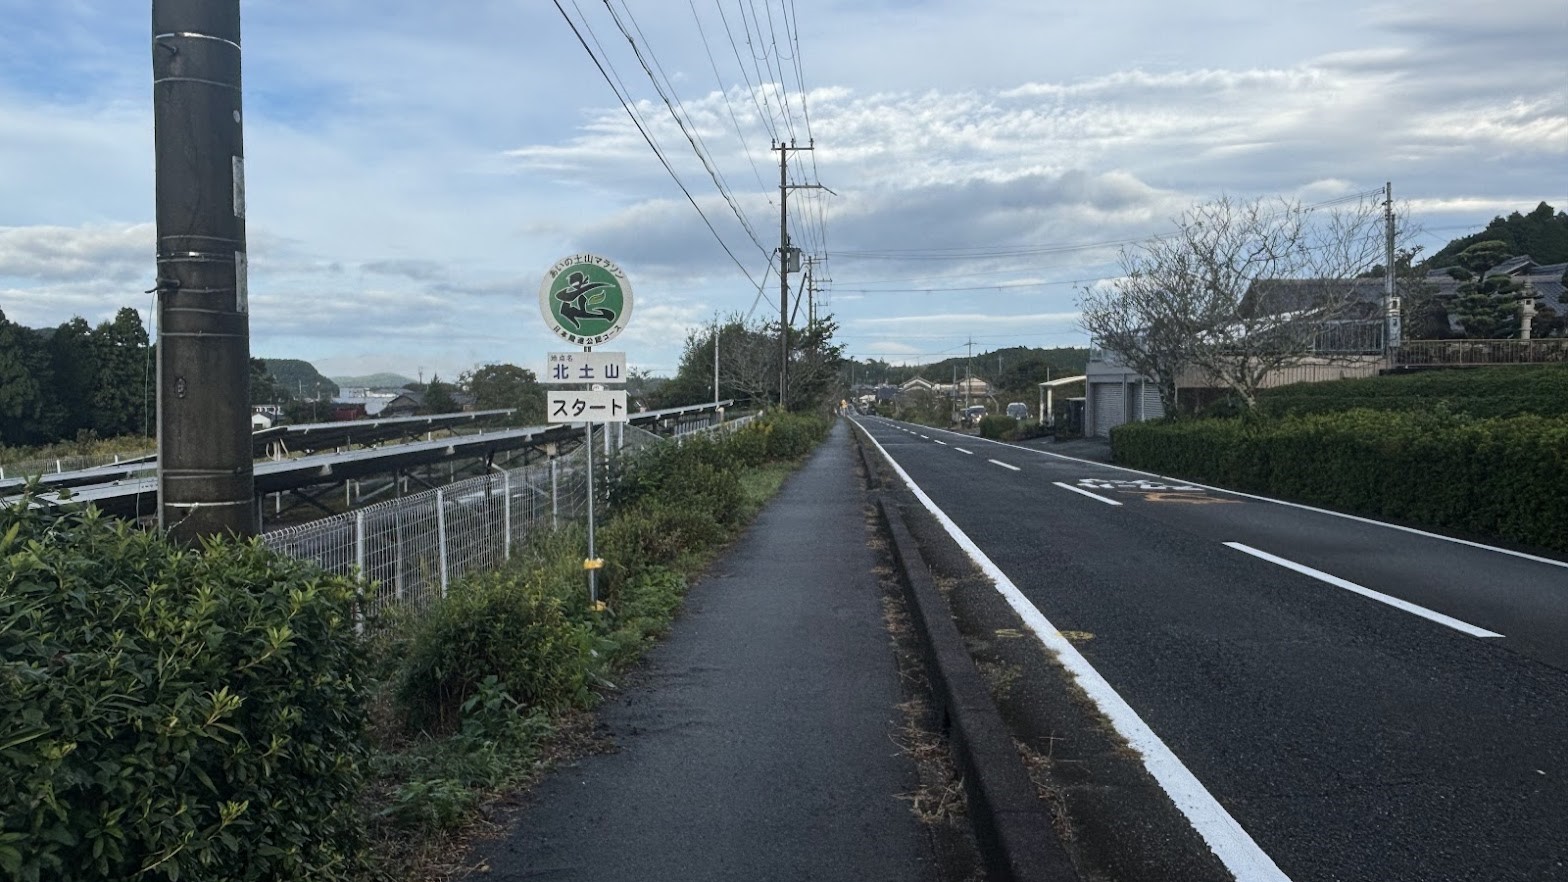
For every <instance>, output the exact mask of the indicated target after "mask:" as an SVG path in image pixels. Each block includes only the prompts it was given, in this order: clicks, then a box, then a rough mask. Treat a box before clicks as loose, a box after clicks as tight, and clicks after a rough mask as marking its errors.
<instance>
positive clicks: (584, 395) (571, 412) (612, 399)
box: [545, 390, 626, 423]
mask: <svg viewBox="0 0 1568 882" xmlns="http://www.w3.org/2000/svg"><path fill="white" fill-rule="evenodd" d="M548 396H549V397H548V403H547V405H546V407H545V421H546V422H551V423H624V422H626V392H625V391H624V390H615V391H613V392H550V393H548Z"/></svg>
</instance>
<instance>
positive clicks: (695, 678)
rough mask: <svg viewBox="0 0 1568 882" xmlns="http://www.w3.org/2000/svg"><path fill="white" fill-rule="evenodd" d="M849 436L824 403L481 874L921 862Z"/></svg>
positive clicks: (772, 871) (785, 872)
mask: <svg viewBox="0 0 1568 882" xmlns="http://www.w3.org/2000/svg"><path fill="white" fill-rule="evenodd" d="M853 452H854V450H853V447H852V445H851V441H850V437H849V427H848V425H847V424H846V423H845V421H844V420H839V421H838V422H837V423H836V424H835V426H834V428H833V432H832V435H831V436H829V438H828V440H827V441H826V442H825V443H824V444H822V445H821V447H820V448H819V449H818V450H817V452H816V453H814V454H813V455H812V457H811V459H810V460H808V461H807V463H806V464H805V465H804V466H803V467H802V468H801V469H800V470H799V471H798V472H796V473H795V474H794V475H792V476H791V477H790V478H789V480H788V481H787V482H786V483H785V485H784V488H783V490H782V491H781V492H780V493H779V495H778V496H777V497H776V498H775V499H774V500H773V501H772V502H771V503H769V505H768V507H767V508H766V509H765V510H764V511H763V512H762V514H761V515H760V516H759V517H758V519H757V521H756V522H755V523H754V524H753V525H752V527H751V529H750V530H749V531H748V532H747V533H746V535H745V536H744V537H742V538H741V539H740V540H739V542H737V544H736V545H735V546H734V547H733V548H732V549H731V550H730V551H729V552H728V553H727V554H725V555H724V556H723V558H722V559H721V560H719V561H717V562H716V563H715V564H714V566H713V568H712V570H711V571H710V573H709V574H708V575H706V576H705V577H704V578H703V579H702V580H701V581H700V582H698V583H697V584H696V585H694V586H693V587H692V589H691V591H690V593H689V594H688V595H687V598H686V605H685V609H684V611H683V612H682V614H681V616H680V618H679V619H678V620H677V621H676V623H675V626H674V629H673V631H672V633H671V635H670V637H669V639H668V640H667V641H666V642H665V643H664V644H662V645H661V646H659V647H658V648H656V649H655V650H653V651H652V652H651V653H649V655H648V658H647V662H646V664H647V670H646V672H645V676H642V677H639V678H638V682H637V683H636V685H635V686H633V687H631V688H629V689H628V690H627V691H626V692H625V693H623V694H622V695H620V696H618V697H617V698H615V699H614V700H612V701H610V702H608V703H607V704H606V706H605V707H604V708H602V710H601V719H602V720H603V723H604V725H605V726H606V727H607V728H608V732H609V735H610V736H611V737H612V738H613V739H614V741H615V744H616V745H617V748H618V750H617V751H616V752H614V753H610V754H604V755H599V756H590V757H587V758H585V759H583V760H582V761H580V762H579V763H578V764H576V765H574V766H571V767H568V768H564V769H558V770H556V771H555V772H553V773H552V774H550V775H549V776H548V777H546V778H545V780H543V781H542V782H540V783H539V785H538V786H537V787H536V788H535V790H534V792H533V793H532V794H531V795H530V797H529V804H528V806H527V807H526V808H525V809H524V810H523V811H522V812H521V813H520V814H519V815H518V816H517V818H516V820H515V823H514V826H513V827H512V829H511V830H509V831H508V833H507V834H506V836H505V838H503V839H501V840H499V841H497V842H493V843H489V844H487V845H486V846H482V847H481V848H480V849H479V853H478V854H477V855H476V857H477V858H483V859H485V860H486V861H487V862H488V864H489V866H490V872H488V873H485V874H484V876H483V877H482V878H485V879H494V880H522V879H529V880H536V879H545V880H574V879H580V880H612V879H637V880H639V882H660V880H670V882H677V880H678V882H700V880H709V879H711V880H726V882H729V880H737V879H745V880H755V882H766V880H779V882H784V880H789V882H797V880H808V879H821V880H841V879H854V880H866V882H873V880H899V882H921V880H934V879H935V878H936V870H935V867H934V864H933V862H932V858H931V856H930V847H929V844H928V842H929V840H928V837H927V836H926V834H925V832H924V831H923V830H922V829H921V826H920V824H919V822H918V821H917V820H916V819H915V817H914V816H913V814H912V813H911V812H910V808H909V804H908V802H906V801H904V800H901V799H899V798H898V794H901V793H908V792H910V791H912V790H913V789H914V787H915V769H914V766H913V763H912V762H911V761H910V760H909V759H908V758H907V757H905V756H903V755H902V754H900V753H899V751H898V749H897V747H896V746H895V745H894V743H893V740H892V738H891V735H892V733H893V732H894V730H895V729H896V728H897V727H898V725H899V724H900V720H901V715H900V713H899V711H898V710H897V709H896V707H895V706H896V705H897V704H898V703H899V702H900V701H901V695H900V686H899V682H898V674H897V672H896V670H895V667H894V660H893V649H892V646H891V644H890V642H889V639H888V634H887V631H886V629H885V627H884V625H883V622H882V606H881V598H882V593H881V589H880V587H879V586H878V584H877V580H876V577H875V575H874V574H873V572H872V567H873V566H875V564H876V560H875V557H874V555H873V554H872V552H871V551H870V550H869V549H868V547H867V545H866V523H865V516H864V514H863V511H862V503H863V499H862V493H861V489H860V481H859V478H858V476H857V475H856V473H855V468H854V459H853V458H852V456H853Z"/></svg>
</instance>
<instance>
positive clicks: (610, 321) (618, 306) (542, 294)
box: [539, 254, 632, 346]
mask: <svg viewBox="0 0 1568 882" xmlns="http://www.w3.org/2000/svg"><path fill="white" fill-rule="evenodd" d="M539 311H540V312H541V313H543V314H544V321H545V324H546V325H549V327H550V330H551V331H553V332H554V333H555V334H556V336H558V337H560V338H562V339H563V340H566V341H567V342H568V343H574V344H576V345H578V346H598V345H599V344H601V343H608V342H609V341H610V340H612V339H614V338H615V335H617V334H619V333H620V332H621V331H622V330H624V329H625V328H626V322H627V320H629V319H630V318H631V315H632V285H631V282H630V281H628V280H627V278H626V273H625V272H623V271H622V270H621V268H620V267H619V266H616V265H615V262H614V261H612V260H609V259H607V258H603V257H599V256H598V255H594V254H574V255H572V256H570V257H563V258H561V259H560V260H558V261H556V262H555V265H554V266H551V267H550V271H549V272H547V273H545V274H544V282H543V283H542V284H540V286H539Z"/></svg>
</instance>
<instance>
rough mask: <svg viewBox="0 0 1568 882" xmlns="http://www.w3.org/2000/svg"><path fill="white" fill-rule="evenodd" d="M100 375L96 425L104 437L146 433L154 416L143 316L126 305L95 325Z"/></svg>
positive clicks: (95, 397)
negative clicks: (105, 320)
mask: <svg viewBox="0 0 1568 882" xmlns="http://www.w3.org/2000/svg"><path fill="white" fill-rule="evenodd" d="M92 336H93V347H94V350H95V351H96V353H97V356H98V366H97V367H98V376H97V383H96V385H95V386H94V389H93V394H92V414H93V425H94V426H95V427H96V428H97V430H98V434H99V435H102V436H104V437H106V438H107V437H112V436H115V435H131V434H138V435H140V434H147V432H148V430H149V429H150V428H151V424H152V420H151V419H150V417H151V409H152V390H151V388H150V385H149V384H150V381H151V377H150V368H151V365H150V363H149V358H150V356H151V349H150V346H149V343H148V339H147V329H146V328H145V327H143V326H142V317H141V315H140V314H139V313H138V312H137V311H136V310H134V309H131V308H129V307H123V308H121V309H120V311H119V312H117V313H115V315H114V319H113V320H112V321H107V322H103V323H102V324H100V325H98V327H96V328H94V329H93V335H92Z"/></svg>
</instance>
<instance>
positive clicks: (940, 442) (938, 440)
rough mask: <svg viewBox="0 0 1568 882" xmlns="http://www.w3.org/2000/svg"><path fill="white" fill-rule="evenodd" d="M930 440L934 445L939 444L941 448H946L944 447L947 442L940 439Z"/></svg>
mask: <svg viewBox="0 0 1568 882" xmlns="http://www.w3.org/2000/svg"><path fill="white" fill-rule="evenodd" d="M931 440H932V441H935V442H936V443H938V444H940V445H942V446H943V447H946V446H947V442H946V441H943V440H942V439H941V438H932V439H931Z"/></svg>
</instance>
